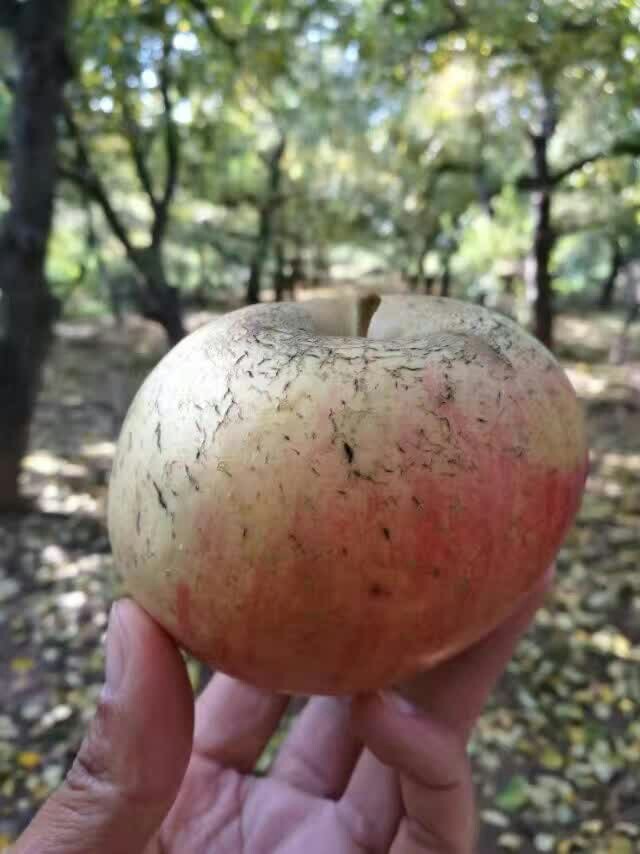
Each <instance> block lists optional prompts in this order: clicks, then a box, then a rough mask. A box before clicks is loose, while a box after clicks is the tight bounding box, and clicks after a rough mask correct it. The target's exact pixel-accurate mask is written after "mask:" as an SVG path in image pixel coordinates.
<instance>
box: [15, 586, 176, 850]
mask: <svg viewBox="0 0 640 854" xmlns="http://www.w3.org/2000/svg"><path fill="white" fill-rule="evenodd" d="M106 647H107V664H106V684H105V687H104V689H103V692H102V695H101V698H100V702H99V705H98V710H97V712H96V716H95V718H94V720H93V721H92V722H91V725H90V727H89V732H88V734H87V735H86V737H85V739H84V741H83V743H82V745H81V747H80V751H79V753H78V755H77V757H76V760H75V762H74V764H73V766H72V768H71V770H70V771H69V774H68V776H67V779H66V781H65V782H64V783H63V784H62V786H61V787H60V788H59V789H58V790H57V791H56V792H55V793H54V794H53V795H52V796H51V798H50V799H49V800H48V801H47V802H46V803H45V804H44V806H43V807H42V809H41V810H40V812H39V813H38V815H37V816H36V817H35V819H34V820H33V822H32V823H31V825H30V826H29V827H28V828H27V830H26V831H25V833H24V834H23V836H22V837H21V838H20V839H19V840H18V842H17V845H16V847H15V849H14V854H36V852H37V854H89V852H91V854H140V852H141V851H142V850H143V849H144V847H145V845H146V844H147V842H148V841H149V839H150V838H151V836H152V835H153V834H154V832H155V831H156V830H157V829H158V827H159V826H160V824H161V822H162V820H163V819H164V817H165V815H166V813H167V812H168V810H169V808H170V807H171V805H172V803H173V801H174V799H175V797H176V794H177V792H178V788H179V787H180V784H181V782H182V777H183V775H184V772H185V770H186V767H187V762H188V760H189V755H190V753H191V742H192V737H193V695H192V691H191V687H190V684H189V680H188V677H187V672H186V668H185V666H184V663H183V661H182V658H181V656H180V653H179V652H178V650H177V648H176V647H175V645H174V644H173V642H172V641H171V640H170V638H169V636H168V635H167V634H165V632H164V631H163V630H162V629H161V628H160V627H159V626H158V625H156V623H154V622H153V620H152V619H151V618H150V617H149V616H148V615H147V614H146V613H145V612H144V611H143V610H141V609H140V608H139V607H138V606H137V605H135V604H134V603H133V602H132V601H129V600H123V601H121V602H118V603H116V604H115V605H114V606H113V608H112V610H111V616H110V618H109V628H108V631H107V644H106Z"/></svg>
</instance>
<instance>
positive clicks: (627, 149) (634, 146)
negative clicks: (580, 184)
mask: <svg viewBox="0 0 640 854" xmlns="http://www.w3.org/2000/svg"><path fill="white" fill-rule="evenodd" d="M625 155H630V156H631V157H638V156H640V138H638V139H634V138H629V139H621V140H618V142H614V143H613V145H612V146H611V148H608V149H605V150H604V151H595V152H593V154H587V155H585V156H583V157H578V158H577V159H576V160H573V161H572V162H571V163H568V164H567V165H566V166H564V167H563V168H562V169H558V171H557V172H553V173H552V174H551V175H550V176H549V184H551V186H556V185H557V184H560V183H561V182H562V181H564V179H565V178H568V177H569V175H573V173H574V172H579V171H580V170H581V169H582V168H584V167H585V166H588V164H589V163H597V161H598V160H606V159H607V158H609V157H624V156H625ZM516 187H517V188H518V190H537V189H540V187H539V181H537V180H536V178H535V177H534V176H533V175H521V176H520V178H518V179H517V180H516Z"/></svg>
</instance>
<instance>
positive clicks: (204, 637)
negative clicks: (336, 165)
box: [109, 295, 587, 694]
mask: <svg viewBox="0 0 640 854" xmlns="http://www.w3.org/2000/svg"><path fill="white" fill-rule="evenodd" d="M371 315H373V316H372V317H371ZM369 321H370V322H369ZM365 331H366V332H367V335H366V337H358V335H357V333H358V332H361V333H362V332H365ZM332 332H336V333H339V334H340V336H341V337H338V336H337V335H332V334H331V333H332ZM586 469H587V447H586V439H585V430H584V424H583V417H582V413H581V410H580V406H579V404H578V402H577V400H576V397H575V394H574V392H573V389H572V387H571V385H570V383H569V382H568V380H567V378H566V376H565V374H564V373H563V371H562V369H561V368H560V366H559V365H558V363H557V362H556V361H555V359H554V358H553V357H552V356H551V354H550V353H549V352H548V351H547V350H546V349H545V348H544V347H543V346H542V345H540V344H539V343H538V342H537V341H535V340H534V339H533V338H531V337H530V336H529V335H528V334H526V333H525V332H524V331H523V330H522V329H521V328H519V327H518V326H516V325H515V324H514V323H512V322H510V321H509V320H507V319H505V318H503V317H501V316H498V315H495V314H492V313H491V312H489V311H487V310H485V309H483V308H480V307H477V306H474V305H470V304H466V303H462V302H458V301H455V300H450V299H441V298H433V297H414V296H401V295H398V296H396V295H394V296H382V297H381V298H378V297H377V296H369V297H367V298H365V300H364V301H354V300H351V301H350V300H346V299H343V300H340V299H336V300H315V301H309V302H306V303H299V304H298V303H284V304H277V305H274V304H271V305H260V306H253V307H248V308H244V309H240V310H239V311H235V312H232V313H230V314H227V315H225V316H223V317H220V318H219V319H216V320H214V321H213V322H211V323H209V324H208V325H206V326H204V327H203V328H201V329H199V330H198V331H196V332H194V333H193V334H192V335H190V336H189V337H188V338H186V339H185V340H184V341H183V342H181V343H180V344H179V345H178V346H177V347H175V348H174V349H173V350H172V351H171V352H170V353H169V354H168V355H167V356H166V357H165V358H164V359H163V360H162V361H161V362H160V363H159V365H158V366H157V367H156V368H155V370H154V371H153V372H152V373H151V374H150V375H149V377H148V378H147V380H146V381H145V383H144V384H143V385H142V387H141V389H140V391H139V392H138V394H137V396H136V398H135V400H134V401H133V403H132V405H131V409H130V411H129V413H128V415H127V418H126V421H125V424H124V426H123V428H122V434H121V437H120V440H119V445H118V450H117V454H116V458H115V463H114V468H113V473H112V478H111V482H110V494H109V530H110V536H111V541H112V545H113V551H114V555H115V559H116V563H117V566H118V567H119V569H120V571H121V572H122V574H123V575H124V578H125V581H126V585H127V588H128V590H129V592H130V593H131V595H132V596H133V597H134V598H135V599H136V600H137V601H138V602H139V603H140V604H141V605H142V606H143V607H144V608H145V609H146V610H147V611H148V612H149V613H150V614H151V615H152V616H153V617H155V619H156V620H158V622H159V623H160V624H162V626H164V627H165V628H166V629H167V631H168V632H169V633H170V634H171V635H172V636H173V637H174V638H175V639H176V640H177V641H179V643H180V644H182V645H183V646H184V647H185V648H186V649H188V650H190V651H191V652H192V653H194V654H195V655H196V656H197V657H199V658H200V659H202V660H203V661H205V662H207V663H208V664H210V665H211V666H212V667H214V668H216V669H220V670H223V671H225V672H227V673H229V674H231V675H234V676H237V677H240V678H242V679H245V680H247V681H249V682H252V683H254V684H256V685H258V686H261V687H264V688H268V689H271V690H277V691H287V692H296V693H306V694H341V693H354V692H361V691H369V690H374V689H378V688H381V687H384V686H388V685H391V684H394V683H396V682H398V681H399V680H402V679H405V678H407V677H410V676H411V675H412V674H413V673H414V672H416V671H417V670H419V669H422V668H426V667H429V666H431V665H433V664H434V663H436V662H438V661H440V660H442V659H443V658H445V657H448V656H450V655H452V654H453V653H455V652H457V651H459V650H461V649H462V648H464V647H465V646H467V645H468V644H470V643H472V642H474V641H476V640H477V639H479V638H480V637H481V636H482V635H483V634H485V633H486V632H488V631H489V630H491V629H492V628H493V627H495V626H496V625H497V624H498V623H499V622H500V621H501V620H502V619H504V618H505V616H506V615H508V613H509V612H510V611H512V610H513V609H514V607H515V606H516V605H517V603H518V601H519V600H520V599H521V597H522V596H523V595H524V594H525V593H526V592H527V591H528V590H530V589H531V588H532V586H533V585H535V583H536V581H538V580H539V578H540V577H541V575H543V574H544V572H545V571H546V569H547V567H548V566H549V564H550V563H551V562H552V561H553V559H554V557H555V555H556V552H557V550H558V548H559V546H560V544H561V542H562V540H563V537H564V536H565V534H566V532H567V529H568V528H569V526H570V525H571V522H572V520H573V518H574V515H575V513H576V510H577V508H578V505H579V502H580V497H581V493H582V490H583V486H584V481H585V476H586Z"/></svg>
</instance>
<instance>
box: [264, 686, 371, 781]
mask: <svg viewBox="0 0 640 854" xmlns="http://www.w3.org/2000/svg"><path fill="white" fill-rule="evenodd" d="M361 747H362V745H361V743H360V741H359V739H358V738H356V736H355V735H354V733H353V730H352V727H351V703H350V701H349V700H347V699H338V698H336V697H316V698H314V699H313V700H311V701H310V702H309V703H308V704H307V706H306V707H305V709H304V711H303V712H302V714H301V715H300V717H298V718H297V720H296V721H295V723H294V725H293V728H292V731H291V733H290V734H289V736H288V738H287V739H286V741H285V742H284V744H283V745H282V747H281V748H280V751H279V753H278V756H277V757H276V760H275V762H274V765H273V768H272V769H271V776H272V777H274V778H275V779H278V780H280V781H282V782H285V783H288V784H289V785H290V786H293V787H295V788H297V789H300V790H301V791H304V792H308V793H309V794H311V795H316V796H319V797H336V796H338V795H340V794H341V793H342V791H343V789H344V787H345V785H346V784H347V781H348V779H349V776H350V774H351V772H352V771H353V767H354V765H355V763H356V760H357V758H358V755H359V753H360V750H361Z"/></svg>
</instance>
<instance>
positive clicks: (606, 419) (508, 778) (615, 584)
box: [0, 313, 640, 854]
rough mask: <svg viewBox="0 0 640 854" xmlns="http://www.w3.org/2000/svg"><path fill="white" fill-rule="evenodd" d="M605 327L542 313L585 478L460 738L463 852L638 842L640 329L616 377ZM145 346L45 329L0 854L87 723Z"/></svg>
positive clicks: (7, 694) (1, 744)
mask: <svg viewBox="0 0 640 854" xmlns="http://www.w3.org/2000/svg"><path fill="white" fill-rule="evenodd" d="M203 319H205V316H203V315H193V316H192V317H190V326H192V327H193V326H194V325H197V324H198V323H200V322H202V320H203ZM639 325H640V324H636V326H639ZM621 326H622V320H621V317H620V316H619V315H617V314H615V313H612V314H606V315H605V314H597V315H596V314H593V315H584V316H577V315H571V314H568V315H564V316H563V317H561V318H560V319H559V321H558V329H557V341H558V342H559V346H558V348H557V349H558V352H559V355H560V356H561V358H562V361H563V363H564V365H565V367H566V368H567V370H568V372H569V376H570V378H571V380H572V382H573V383H574V385H575V387H576V389H577V391H578V394H579V395H580V397H581V398H582V399H583V401H584V404H585V407H586V411H587V416H588V422H589V432H590V444H591V449H592V453H591V473H590V476H589V480H588V484H587V493H586V496H585V499H584V502H583V505H582V510H581V512H580V515H579V518H578V520H577V523H576V525H575V526H574V528H573V530H572V531H571V533H570V535H569V537H568V539H567V541H566V544H565V546H564V548H563V550H562V552H561V554H560V556H559V559H558V579H557V583H556V586H555V590H554V592H553V594H552V596H551V597H550V599H549V602H548V605H547V607H545V608H544V609H543V610H542V611H541V612H540V613H539V615H538V618H537V620H536V623H535V626H534V627H533V628H532V630H531V631H530V632H529V634H528V635H527V637H526V638H525V639H524V640H523V641H522V643H521V644H520V646H519V648H518V651H517V654H516V656H515V658H514V660H513V662H512V663H511V665H510V667H509V670H508V672H507V674H506V676H505V678H504V679H503V680H502V682H501V684H500V686H499V687H498V690H497V691H496V693H495V695H494V697H493V699H492V701H491V703H490V705H489V707H488V708H487V710H486V712H485V714H484V716H483V717H482V720H481V722H480V724H479V726H478V728H477V731H476V734H475V737H474V740H473V745H472V755H473V762H474V768H475V773H476V780H477V786H478V796H479V811H480V819H481V841H480V848H479V851H480V852H481V854H489V852H495V851H521V852H537V851H543V852H544V851H557V852H561V853H562V852H564V854H569V852H579V851H588V852H591V854H597V852H615V854H632V852H633V851H637V850H639V849H640V792H639V789H640V784H639V783H638V780H637V775H636V773H635V769H637V767H638V765H639V764H640V572H639V568H640V330H638V329H637V328H636V329H635V330H634V334H635V338H633V339H632V340H631V346H630V348H629V350H628V352H627V354H626V356H627V361H626V362H625V364H623V365H614V364H611V363H610V362H609V352H610V348H611V345H612V343H613V342H614V341H615V340H616V339H617V336H618V335H619V332H620V329H621ZM162 349H163V345H162V340H161V337H160V335H159V334H158V332H157V330H156V329H154V328H152V327H151V326H149V325H147V324H145V323H143V322H142V321H140V320H137V319H135V318H132V319H130V320H129V321H127V323H126V324H125V325H124V326H123V327H120V328H116V327H114V326H113V325H112V324H110V323H109V322H107V321H99V322H91V323H89V322H80V321H77V322H72V323H64V324H61V325H60V326H59V327H58V335H57V338H56V343H55V346H54V348H53V351H52V353H51V356H50V358H49V360H48V363H47V366H46V371H45V378H44V388H43V393H42V395H41V398H40V402H39V405H38V409H37V413H36V419H35V424H34V429H33V435H32V442H31V450H30V453H29V456H28V458H27V460H26V473H25V487H26V491H27V492H28V494H29V495H31V496H33V499H34V511H33V512H31V513H29V514H27V515H24V516H21V517H16V516H13V517H9V516H5V517H0V531H1V532H2V536H1V538H0V649H1V650H2V653H1V655H0V685H2V704H1V705H0V851H3V850H4V849H5V848H6V846H7V845H8V844H9V843H10V842H11V840H12V839H13V838H14V837H15V836H16V835H17V834H18V833H19V831H20V830H21V829H22V827H23V826H24V825H25V823H26V822H27V821H28V820H29V818H30V816H31V815H32V814H33V812H34V810H35V809H36V808H37V806H38V805H39V804H40V803H41V802H42V800H43V799H44V798H45V797H46V796H47V795H48V793H49V792H50V791H51V789H52V788H53V787H55V786H56V785H57V784H58V783H59V782H60V780H61V779H62V777H63V775H64V773H65V771H66V769H67V767H68V765H69V763H70V761H71V760H72V758H73V756H74V754H75V751H76V749H77V746H78V743H79V740H80V738H81V736H82V733H83V731H84V728H85V725H86V722H87V720H88V719H89V718H90V717H91V715H92V713H93V709H94V706H95V702H96V699H97V696H98V693H99V691H100V687H101V684H102V676H103V649H102V639H103V634H104V630H105V626H106V620H107V614H108V610H109V605H110V602H111V601H112V599H113V597H114V595H116V593H117V585H116V582H115V581H114V578H115V575H114V571H113V570H114V567H113V565H112V560H111V557H110V553H109V544H108V539H107V534H106V528H105V499H106V490H107V478H108V472H109V468H110V464H111V459H112V455H113V451H114V441H115V438H116V436H117V433H118V430H119V426H120V423H121V420H122V417H123V415H124V413H125V411H126V408H127V406H128V403H129V401H130V399H131V396H132V394H133V393H134V392H135V390H136V388H137V386H138V385H139V382H140V380H141V379H142V377H143V376H144V375H145V374H146V373H147V372H148V370H149V368H150V367H151V366H152V365H153V364H154V362H155V361H156V360H157V358H158V357H159V355H160V354H161V353H162ZM541 536H544V532H541ZM190 670H191V674H192V678H193V681H194V685H197V683H198V681H199V678H200V671H199V669H198V667H197V666H196V665H195V664H194V663H190ZM276 742H277V739H276V740H274V744H272V746H271V748H270V751H268V752H267V754H266V755H265V756H264V757H263V758H262V760H261V762H260V765H259V771H260V772H264V770H265V769H266V768H267V767H268V763H269V759H270V756H271V755H272V754H273V749H274V746H275V743H276Z"/></svg>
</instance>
